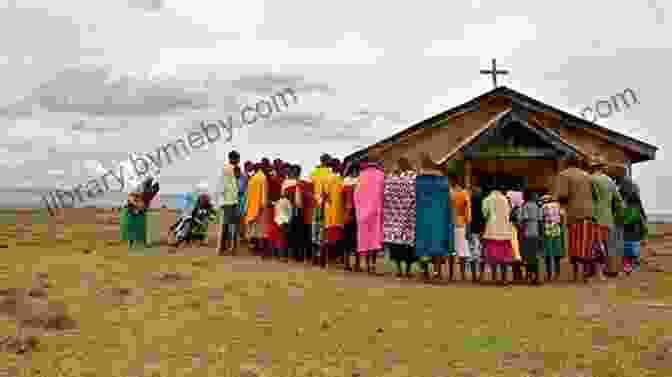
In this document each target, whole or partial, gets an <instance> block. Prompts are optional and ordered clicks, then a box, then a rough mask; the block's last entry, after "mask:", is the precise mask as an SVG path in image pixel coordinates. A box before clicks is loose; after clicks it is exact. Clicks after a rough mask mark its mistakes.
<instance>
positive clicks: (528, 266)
mask: <svg viewBox="0 0 672 377" xmlns="http://www.w3.org/2000/svg"><path fill="white" fill-rule="evenodd" d="M524 194H525V196H524V200H525V203H524V204H523V207H522V210H521V225H522V226H521V233H520V234H521V237H520V254H521V256H522V257H523V261H524V263H525V270H526V271H527V274H528V276H527V278H528V280H530V281H531V283H532V284H534V285H538V284H539V282H540V279H539V256H540V255H541V253H542V249H543V238H542V233H541V231H542V226H541V225H542V218H543V212H542V209H541V207H540V206H539V203H538V197H537V193H536V192H533V191H529V190H526V191H525V193H524Z"/></svg>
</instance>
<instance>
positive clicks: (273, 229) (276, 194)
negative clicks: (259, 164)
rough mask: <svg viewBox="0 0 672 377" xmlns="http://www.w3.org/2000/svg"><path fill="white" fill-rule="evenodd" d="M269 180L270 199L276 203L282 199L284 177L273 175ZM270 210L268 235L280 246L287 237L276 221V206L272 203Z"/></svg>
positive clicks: (275, 244) (276, 245) (274, 243)
mask: <svg viewBox="0 0 672 377" xmlns="http://www.w3.org/2000/svg"><path fill="white" fill-rule="evenodd" d="M268 182H269V183H268V199H269V201H271V203H275V202H276V201H277V200H279V199H280V194H281V192H282V177H280V176H277V175H272V176H271V177H270V178H269V180H268ZM268 212H269V213H270V215H269V218H268V223H267V224H269V226H268V227H267V231H266V234H267V236H266V237H267V238H268V239H269V240H270V241H271V242H272V243H273V245H274V246H275V247H277V248H280V247H281V244H282V243H283V242H286V240H284V238H285V237H284V236H283V234H282V230H281V229H280V225H278V224H277V223H276V222H275V207H274V206H273V205H271V207H270V208H269V211H268Z"/></svg>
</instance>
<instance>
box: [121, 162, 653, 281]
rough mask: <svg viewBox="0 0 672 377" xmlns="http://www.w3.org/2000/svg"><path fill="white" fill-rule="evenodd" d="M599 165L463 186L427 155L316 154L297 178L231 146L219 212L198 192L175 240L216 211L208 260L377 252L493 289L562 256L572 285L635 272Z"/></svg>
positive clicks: (631, 240)
mask: <svg viewBox="0 0 672 377" xmlns="http://www.w3.org/2000/svg"><path fill="white" fill-rule="evenodd" d="M605 168H606V164H605V163H604V162H603V161H602V160H599V159H596V160H595V161H591V162H590V163H586V162H584V161H578V160H574V161H569V167H568V168H567V169H565V170H564V171H562V172H560V173H559V174H558V175H557V176H556V177H554V184H553V185H552V186H553V187H552V188H550V189H549V190H545V191H534V190H530V189H528V188H526V187H524V185H522V184H511V183H510V182H508V181H507V180H505V179H501V177H498V176H490V177H481V180H480V182H479V183H478V185H470V187H468V188H467V187H464V185H463V184H462V182H463V179H462V177H459V176H456V175H455V174H452V173H450V172H447V171H445V170H443V169H442V167H441V166H439V165H437V164H435V163H434V162H433V161H432V159H431V158H430V157H429V155H428V154H423V155H422V157H421V158H420V161H418V164H417V166H414V164H413V163H411V162H410V161H409V160H407V159H405V158H401V159H399V161H398V162H397V166H396V168H395V169H394V171H388V172H386V171H385V169H384V168H383V165H382V164H381V163H380V162H378V161H372V160H364V161H360V162H357V163H353V164H349V165H344V164H342V163H341V161H340V160H339V159H337V158H333V157H331V156H330V155H328V154H324V155H322V156H321V157H320V163H319V165H318V166H317V167H315V168H314V170H313V171H312V172H310V174H309V175H307V176H302V171H301V167H300V166H299V165H297V164H290V163H287V162H285V161H282V160H280V159H276V160H274V161H273V162H271V161H270V160H269V159H268V158H263V159H261V161H260V162H258V163H253V162H251V161H246V162H245V163H244V164H242V166H241V161H240V155H239V153H238V152H236V151H231V152H230V153H229V155H228V161H227V162H225V164H224V166H223V168H222V174H221V177H220V181H219V185H218V187H217V189H216V199H217V201H218V206H217V207H218V208H216V209H215V207H214V206H213V204H212V201H211V200H210V197H209V196H208V195H207V194H206V193H203V194H201V195H200V196H199V198H198V200H197V203H196V204H197V205H196V206H195V208H194V211H193V214H194V216H196V214H200V215H202V221H195V222H194V226H193V228H194V229H193V231H190V233H191V237H186V238H198V237H200V238H201V239H203V238H204V237H205V234H206V233H207V224H208V220H211V219H212V218H213V216H214V215H215V214H218V215H219V216H220V221H219V229H218V242H217V252H218V254H219V255H224V254H231V255H233V254H235V253H236V250H237V249H238V248H239V243H240V241H241V240H245V241H247V244H248V245H249V247H250V248H251V250H252V251H253V253H254V254H255V255H258V256H259V257H260V258H261V259H264V260H267V259H275V260H279V261H282V262H287V263H289V262H290V261H293V262H297V263H309V264H314V265H318V266H321V267H322V268H327V267H328V266H330V265H333V264H337V265H342V266H343V268H345V269H347V270H350V271H359V272H361V271H363V266H362V262H364V267H365V268H366V271H367V272H368V273H376V265H377V258H378V257H380V256H381V255H387V256H389V258H390V260H391V261H393V262H394V264H395V267H396V269H397V276H398V277H400V278H403V277H407V278H408V277H411V276H412V275H413V271H414V270H418V272H420V273H421V274H422V276H423V277H424V279H426V280H428V281H429V280H435V279H437V280H442V279H444V278H448V279H449V280H454V279H455V278H456V275H457V274H456V272H458V271H459V277H460V278H461V279H463V280H465V279H469V277H471V279H472V280H473V281H474V282H481V281H484V280H486V279H487V277H488V273H489V275H490V279H491V280H492V281H496V282H497V283H498V284H503V285H507V284H510V283H511V282H512V281H524V282H529V283H530V284H535V285H538V284H541V283H542V282H543V281H544V280H545V281H551V280H556V279H558V277H559V276H560V273H561V265H562V263H561V261H562V259H563V258H566V257H569V262H570V264H571V265H572V267H573V278H574V281H579V280H584V281H589V280H590V279H591V278H593V277H595V278H597V279H600V280H604V279H606V278H607V277H616V276H618V275H619V274H627V275H629V274H630V273H631V272H632V271H635V270H637V269H638V268H639V254H640V242H641V241H642V240H643V239H644V238H645V237H646V233H647V225H646V224H647V220H646V214H645V212H644V208H643V206H642V202H641V199H640V195H639V187H638V186H637V185H636V184H635V183H634V182H633V181H632V179H631V178H630V177H627V176H615V177H610V176H609V175H607V173H606V171H605ZM128 213H129V214H130V215H132V213H131V212H128ZM174 228H175V229H177V230H179V229H184V228H185V227H184V226H182V225H181V223H180V222H179V221H178V223H177V224H176V225H175V226H174ZM189 229H190V228H189ZM177 230H176V232H177ZM196 236H198V237H196ZM353 262H354V263H353ZM543 272H545V277H544V276H543V275H544V274H543ZM509 273H510V274H511V277H510V278H509ZM469 275H470V276H469Z"/></svg>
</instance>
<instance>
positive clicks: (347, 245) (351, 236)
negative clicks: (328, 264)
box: [341, 221, 357, 255]
mask: <svg viewBox="0 0 672 377" xmlns="http://www.w3.org/2000/svg"><path fill="white" fill-rule="evenodd" d="M341 245H343V252H344V253H345V254H346V255H352V254H355V253H356V252H357V221H353V222H351V223H348V224H345V226H344V227H343V238H342V240H341Z"/></svg>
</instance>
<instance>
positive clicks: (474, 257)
mask: <svg viewBox="0 0 672 377" xmlns="http://www.w3.org/2000/svg"><path fill="white" fill-rule="evenodd" d="M467 253H468V254H469V255H468V256H467V261H468V262H480V261H481V258H482V257H483V245H482V243H481V235H480V234H477V233H469V234H468V245H467Z"/></svg>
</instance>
